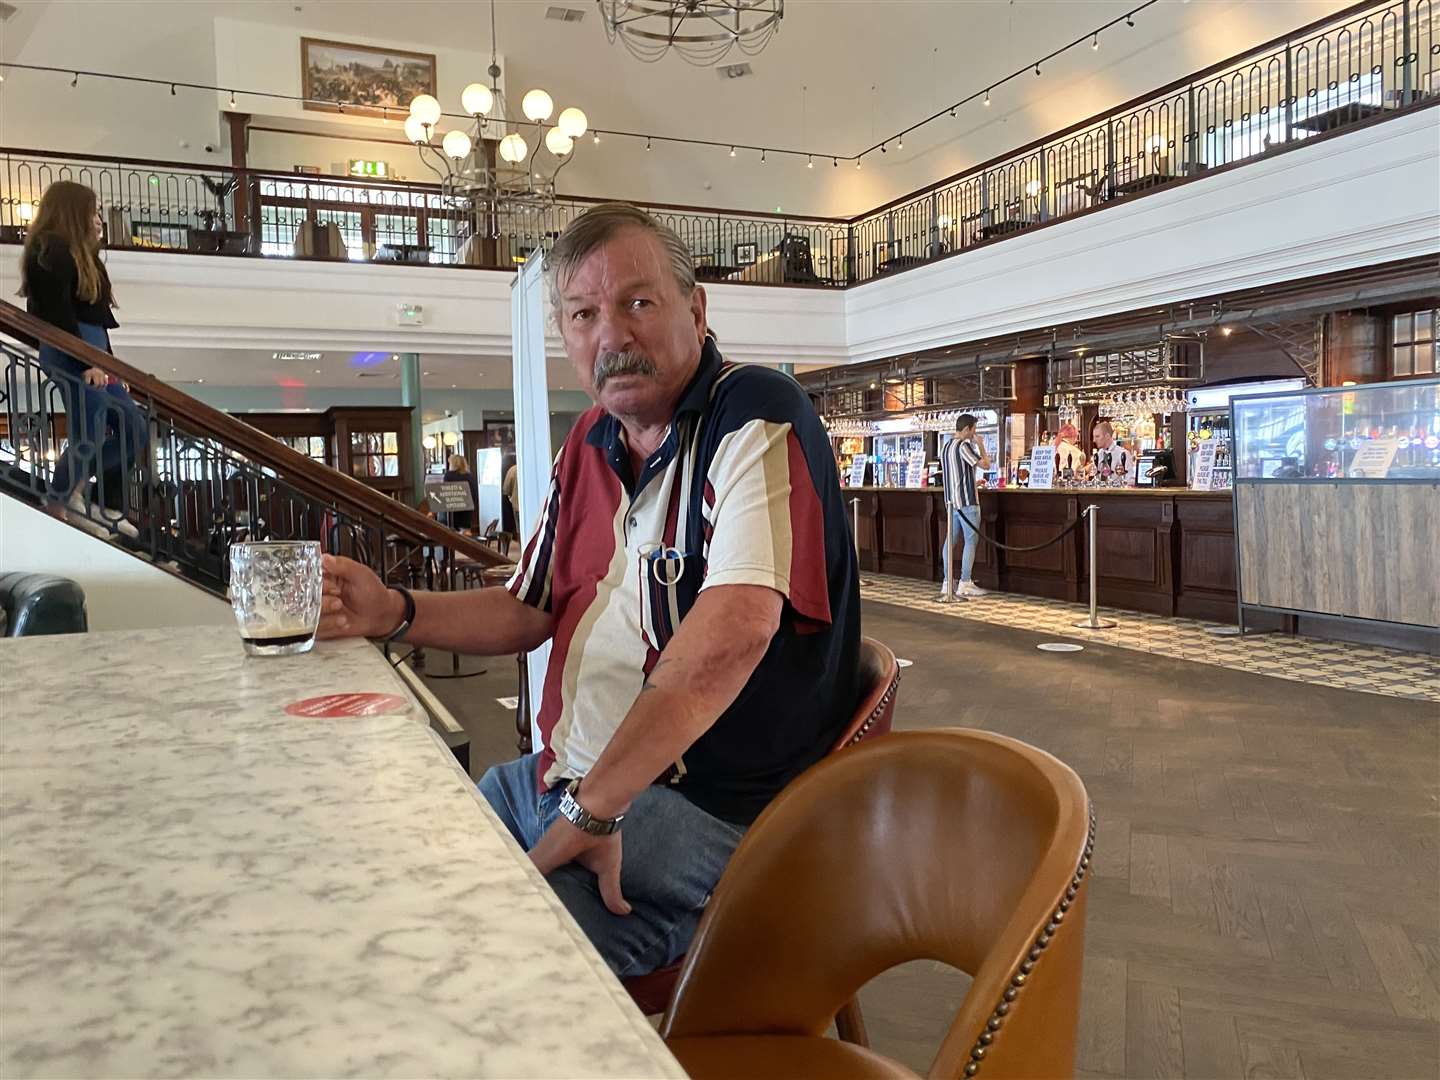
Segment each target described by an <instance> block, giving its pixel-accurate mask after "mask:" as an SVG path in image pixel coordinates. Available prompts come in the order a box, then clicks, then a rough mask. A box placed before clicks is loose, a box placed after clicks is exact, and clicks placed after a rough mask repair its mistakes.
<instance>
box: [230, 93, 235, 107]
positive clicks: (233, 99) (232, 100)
mask: <svg viewBox="0 0 1440 1080" xmlns="http://www.w3.org/2000/svg"><path fill="white" fill-rule="evenodd" d="M234 107H235V91H234V90H231V91H230V108H232V109H233V108H234Z"/></svg>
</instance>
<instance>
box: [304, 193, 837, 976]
mask: <svg viewBox="0 0 1440 1080" xmlns="http://www.w3.org/2000/svg"><path fill="white" fill-rule="evenodd" d="M546 270H547V274H548V277H549V285H550V294H551V301H552V305H551V306H552V308H553V309H554V312H555V315H556V319H557V321H558V323H559V328H560V332H561V335H562V337H563V338H564V341H565V350H566V352H567V354H568V355H569V357H570V361H571V363H572V364H573V365H574V368H575V372H576V375H577V376H578V378H579V379H580V383H581V385H582V386H584V387H585V389H586V391H587V392H588V393H589V394H590V396H591V397H592V398H593V399H594V400H596V401H597V402H598V403H599V406H598V407H596V408H593V409H591V410H590V411H589V412H587V413H585V414H584V415H583V416H581V417H580V419H579V420H578V421H577V423H576V424H575V427H574V428H573V429H572V430H571V432H570V435H569V437H568V438H567V439H566V441H565V445H564V447H563V448H562V449H561V451H560V454H559V455H558V456H557V457H556V459H555V465H554V470H553V472H552V475H551V479H550V488H549V494H548V496H547V497H546V500H545V504H544V506H543V508H542V510H541V512H540V518H539V521H538V523H537V524H536V527H535V531H534V534H533V535H532V537H531V539H530V541H529V543H528V544H527V545H526V547H525V550H524V554H523V556H522V558H521V561H520V565H519V567H518V568H517V570H516V572H515V575H514V577H513V578H512V579H511V581H510V584H509V586H508V588H506V589H483V590H479V591H474V592H455V593H417V594H414V595H413V596H412V595H411V594H409V593H408V592H406V591H405V590H404V589H386V588H385V587H384V586H383V585H382V584H381V582H380V580H379V579H378V578H377V577H376V576H375V575H374V574H373V573H372V572H371V571H370V570H368V569H367V568H365V567H364V566H362V565H360V564H359V563H355V562H352V561H350V560H348V559H343V558H338V557H332V556H326V561H325V601H324V613H323V617H322V620H321V625H320V633H321V636H322V637H340V636H351V635H365V636H368V637H373V638H390V639H399V640H404V641H407V642H411V643H413V644H416V645H420V646H425V647H427V648H439V649H450V650H454V651H456V652H462V653H473V654H479V655H485V656H498V655H503V654H506V653H514V652H519V651H524V650H529V649H533V648H535V647H536V646H538V645H540V644H541V643H542V642H544V641H546V640H549V641H550V642H551V643H552V649H551V653H550V659H549V665H548V669H547V671H546V675H545V682H544V690H543V694H542V697H541V701H540V709H539V713H538V716H537V725H538V727H539V729H540V734H541V736H542V739H543V745H542V747H541V749H540V751H539V752H538V753H535V754H531V755H529V756H526V757H522V758H520V759H518V760H516V761H512V762H509V763H507V764H504V765H498V766H495V767H494V768H492V769H490V770H489V771H487V772H486V773H485V775H484V777H482V778H481V780H480V790H481V792H482V793H483V794H484V795H485V797H486V799H488V800H489V802H490V805H491V806H492V807H494V809H495V812H496V813H497V814H498V815H499V816H500V819H501V820H502V821H504V823H505V825H506V826H507V827H508V828H509V829H510V831H511V833H512V834H513V835H514V836H515V839H516V840H517V841H519V842H520V844H521V845H522V846H523V847H524V848H525V849H526V850H527V851H529V852H530V857H531V859H532V860H533V861H534V863H535V865H536V867H538V868H539V870H540V872H541V873H543V874H544V875H545V876H546V878H547V880H548V881H549V882H550V884H551V886H552V887H553V888H554V889H555V891H556V893H557V894H558V895H559V896H560V898H561V900H562V901H563V902H564V904H565V906H566V908H568V909H569V911H570V913H571V914H572V915H573V916H574V917H575V919H576V921H577V922H579V924H580V926H581V927H582V928H583V929H584V930H585V932H586V934H587V935H589V937H590V940H591V941H592V942H594V944H595V945H596V947H597V948H598V949H599V951H600V953H601V954H602V955H603V956H604V957H605V959H606V961H607V962H608V963H609V965H610V966H611V968H612V969H613V970H614V971H615V972H616V974H618V975H620V976H622V977H624V976H630V975H639V974H643V973H646V972H648V971H652V970H654V969H655V968H659V967H663V966H665V965H666V964H668V963H670V962H671V961H673V960H674V959H676V958H677V957H679V956H680V955H682V954H683V953H684V952H685V950H686V948H687V947H688V945H689V943H690V938H691V936H692V935H693V933H694V931H695V927H696V924H697V923H698V922H699V919H700V913H701V911H702V910H703V908H704V906H705V903H706V901H707V900H708V899H709V897H710V893H711V891H712V890H713V889H714V888H715V884H716V882H717V881H718V880H719V878H720V873H721V871H722V870H723V869H724V868H725V864H726V862H727V861H728V860H729V858H730V855H731V853H732V852H733V851H734V849H735V846H736V844H737V843H739V841H740V838H741V836H742V834H743V832H744V830H745V828H746V827H747V826H748V825H749V824H750V823H751V822H752V821H753V820H754V819H755V817H756V816H757V815H758V814H759V813H760V811H761V810H763V809H764V808H765V805H766V804H767V803H768V802H769V801H770V800H771V799H772V798H774V796H775V795H776V794H777V793H778V792H779V791H780V789H781V788H783V787H784V786H785V784H786V783H787V782H788V781H790V780H791V779H792V778H793V777H795V776H796V775H797V774H799V773H800V772H801V771H803V770H804V769H806V768H807V767H809V766H810V765H812V764H814V763H815V762H816V761H817V760H819V759H820V758H821V757H822V756H823V755H824V754H825V753H826V751H827V750H828V748H829V747H830V746H831V744H832V743H833V742H834V741H835V739H836V738H837V737H838V736H839V734H840V733H841V731H843V729H844V727H845V725H846V723H847V721H848V719H849V717H850V714H851V713H852V711H853V709H854V707H855V704H856V698H857V695H858V692H859V688H858V673H857V663H858V654H859V644H860V606H859V592H858V579H857V576H856V567H855V556H854V549H853V547H852V545H851V540H850V534H849V531H848V528H847V525H846V521H845V511H844V504H843V502H842V500H841V495H840V487H839V481H838V478H837V476H836V472H835V462H834V458H833V457H832V456H831V453H830V444H829V440H828V439H827V437H826V434H825V430H824V428H823V427H822V426H821V424H820V420H819V418H818V417H817V416H816V415H815V412H814V410H813V409H812V407H811V405H810V402H809V400H808V398H807V397H806V395H805V394H804V392H803V391H802V390H801V389H800V387H799V386H798V385H797V384H796V383H795V382H794V381H793V380H792V379H790V378H789V377H787V376H785V375H782V374H780V373H779V372H775V371H771V370H768V369H766V368H761V367H754V366H745V365H734V364H729V363H726V362H725V361H724V360H723V359H722V358H721V356H720V353H719V350H718V348H717V347H716V345H715V342H714V340H713V338H710V337H708V336H707V335H706V332H705V327H706V322H705V309H706V298H705V290H704V289H703V288H699V287H697V286H696V284H695V270H694V266H693V264H692V261H691V257H690V253H689V251H688V250H687V248H686V247H685V245H684V244H683V243H682V242H681V240H680V239H679V237H677V236H676V235H675V233H674V232H672V231H671V230H670V229H668V228H666V227H665V226H663V225H661V224H659V223H658V222H656V221H655V220H654V219H652V218H651V217H649V215H647V214H645V213H644V212H643V211H641V210H638V209H636V208H634V207H631V206H627V205H623V204H618V203H610V204H605V205H601V206H597V207H595V208H594V209H592V210H591V211H589V212H588V213H586V214H584V215H583V216H581V217H580V218H578V219H576V220H575V221H574V222H572V223H571V225H570V226H569V227H568V228H567V229H566V230H565V231H564V232H563V233H562V234H561V235H560V237H559V239H558V240H557V241H556V243H555V246H554V250H553V251H552V252H551V253H550V256H549V258H548V259H547V260H546ZM622 822H623V824H622ZM622 838H624V839H623V841H622ZM622 842H623V845H624V854H623V858H622Z"/></svg>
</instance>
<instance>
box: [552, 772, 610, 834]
mask: <svg viewBox="0 0 1440 1080" xmlns="http://www.w3.org/2000/svg"><path fill="white" fill-rule="evenodd" d="M579 792H580V781H579V780H571V781H570V782H569V783H568V784H566V785H565V791H564V793H563V794H562V795H561V796H560V807H559V811H560V816H561V817H563V818H564V819H565V820H566V821H568V822H570V824H571V825H574V826H575V827H576V828H577V829H579V830H580V831H581V832H585V833H589V834H590V835H591V836H609V835H610V834H611V833H616V832H619V831H620V823H621V822H622V821H624V820H625V815H624V814H617V815H616V816H615V817H613V818H602V817H596V816H595V815H594V814H592V813H590V811H589V810H586V809H585V808H584V807H583V806H581V805H580V801H579V800H578V799H577V798H576V795H578V794H579Z"/></svg>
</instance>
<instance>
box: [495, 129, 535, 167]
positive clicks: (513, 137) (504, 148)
mask: <svg viewBox="0 0 1440 1080" xmlns="http://www.w3.org/2000/svg"><path fill="white" fill-rule="evenodd" d="M528 153H530V146H529V144H527V143H526V142H525V140H524V139H523V138H522V137H521V136H519V135H517V134H515V133H514V132H511V133H510V134H509V135H506V136H505V137H504V138H503V139H501V140H500V157H501V158H502V159H504V160H505V161H508V162H510V164H512V165H518V164H520V162H522V161H524V160H525V155H526V154H528Z"/></svg>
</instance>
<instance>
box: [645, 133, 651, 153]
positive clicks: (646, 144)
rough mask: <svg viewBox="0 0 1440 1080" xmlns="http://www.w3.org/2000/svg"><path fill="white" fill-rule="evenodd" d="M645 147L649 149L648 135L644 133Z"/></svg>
mask: <svg viewBox="0 0 1440 1080" xmlns="http://www.w3.org/2000/svg"><path fill="white" fill-rule="evenodd" d="M645 149H646V150H649V149H650V136H649V135H646V136H645Z"/></svg>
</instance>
